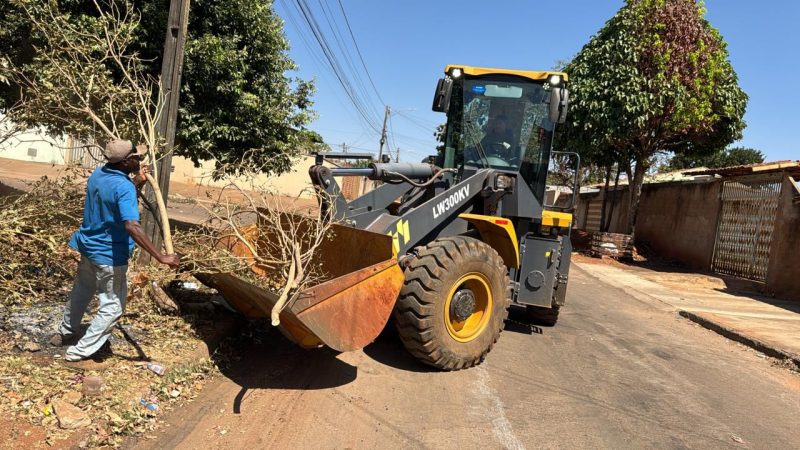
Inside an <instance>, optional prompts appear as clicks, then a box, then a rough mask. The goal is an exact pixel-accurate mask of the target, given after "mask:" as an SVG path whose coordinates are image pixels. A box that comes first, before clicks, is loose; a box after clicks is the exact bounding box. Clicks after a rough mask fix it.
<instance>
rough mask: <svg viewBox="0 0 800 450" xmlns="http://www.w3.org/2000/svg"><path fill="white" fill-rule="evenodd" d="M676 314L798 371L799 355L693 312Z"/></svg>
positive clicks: (799, 365)
mask: <svg viewBox="0 0 800 450" xmlns="http://www.w3.org/2000/svg"><path fill="white" fill-rule="evenodd" d="M678 314H679V315H680V316H681V317H683V318H686V319H689V320H691V321H692V322H694V323H696V324H698V325H700V326H701V327H703V328H706V329H708V330H711V331H714V332H716V333H717V334H720V335H722V336H725V337H726V338H728V339H730V340H732V341H736V342H738V343H740V344H743V345H746V346H748V347H750V348H752V349H753V350H756V351H759V352H761V353H763V354H765V355H767V356H769V357H772V358H776V359H781V360H784V361H787V362H790V363H792V364H794V366H795V367H796V368H798V369H800V355H796V354H794V353H791V352H787V351H785V350H781V349H779V348H776V347H774V346H772V345H770V344H767V343H766V342H764V341H760V340H758V339H755V338H753V337H750V336H747V335H745V334H742V333H740V332H738V331H736V330H733V329H731V328H728V327H726V326H724V325H720V324H719V323H717V322H714V321H712V320H709V319H706V318H705V317H703V316H700V315H697V314H695V313H693V312H689V311H685V310H680V311H678Z"/></svg>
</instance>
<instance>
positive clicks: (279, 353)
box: [215, 323, 358, 414]
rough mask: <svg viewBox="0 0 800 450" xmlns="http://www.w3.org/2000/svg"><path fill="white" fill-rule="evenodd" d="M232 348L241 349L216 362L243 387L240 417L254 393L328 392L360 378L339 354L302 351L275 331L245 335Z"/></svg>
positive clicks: (230, 350) (239, 398) (231, 350)
mask: <svg viewBox="0 0 800 450" xmlns="http://www.w3.org/2000/svg"><path fill="white" fill-rule="evenodd" d="M253 326H256V327H257V326H258V325H257V324H255V325H253V324H251V328H252V327H253ZM262 326H264V327H267V326H268V324H266V323H265V324H262ZM228 345H229V346H234V347H237V348H228V349H224V350H223V351H222V352H219V353H217V354H216V355H215V359H217V363H218V364H219V366H220V371H221V372H222V374H223V375H224V376H225V377H226V378H228V379H229V380H231V381H232V382H234V383H236V384H237V385H239V386H241V390H240V391H239V393H238V394H237V395H236V397H235V398H234V401H233V412H234V413H237V414H238V413H240V412H241V409H242V404H243V403H244V402H245V401H246V398H247V394H248V392H250V391H252V390H258V389H278V390H299V391H305V390H316V389H328V388H333V387H338V386H343V385H345V384H348V383H351V382H353V381H354V380H355V379H356V377H357V375H358V369H357V368H356V367H355V366H352V365H350V364H348V363H346V362H344V361H342V360H340V359H339V358H338V357H337V356H338V353H337V352H336V351H334V350H331V349H329V348H318V349H311V350H305V349H302V348H300V347H298V346H296V345H295V344H293V343H292V342H289V341H288V340H287V339H286V338H284V337H283V336H281V335H280V334H279V333H278V332H277V331H275V330H274V329H269V328H266V329H264V330H258V331H257V332H256V333H255V334H250V333H244V334H242V335H241V336H239V337H238V338H236V339H234V340H233V341H232V342H231V343H229V344H228Z"/></svg>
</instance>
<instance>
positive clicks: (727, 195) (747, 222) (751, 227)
mask: <svg viewBox="0 0 800 450" xmlns="http://www.w3.org/2000/svg"><path fill="white" fill-rule="evenodd" d="M780 191H781V178H780V176H772V177H763V176H762V177H759V178H740V179H737V180H736V181H726V182H725V184H724V186H723V188H722V194H721V195H722V198H721V200H722V205H721V210H720V214H719V219H718V224H717V238H716V243H715V246H714V259H713V263H712V266H711V268H712V270H713V271H714V272H717V273H721V274H725V275H733V276H737V277H742V278H748V279H751V280H757V281H766V279H767V267H768V266H769V250H770V243H771V242H772V231H773V228H774V225H775V216H776V213H777V210H778V198H779V196H780Z"/></svg>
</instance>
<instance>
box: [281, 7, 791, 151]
mask: <svg viewBox="0 0 800 450" xmlns="http://www.w3.org/2000/svg"><path fill="white" fill-rule="evenodd" d="M341 3H342V5H343V7H344V10H345V11H346V13H347V19H348V21H349V24H350V26H351V29H352V32H353V35H354V36H355V39H356V42H357V43H358V47H359V49H360V51H361V56H362V57H363V60H364V63H365V65H366V67H367V70H368V73H369V75H370V78H371V79H372V82H374V85H375V89H372V88H371V86H370V82H369V78H367V76H366V75H365V72H364V71H363V69H362V68H361V64H360V61H359V56H358V54H357V53H356V52H355V50H354V49H353V48H352V46H351V47H350V50H349V54H350V58H351V59H350V60H348V59H347V58H346V57H341V56H340V60H341V64H342V66H343V67H344V72H345V73H350V74H351V75H350V76H351V78H352V80H353V81H352V83H353V84H363V85H365V86H367V87H368V88H365V89H364V90H360V91H359V92H360V94H361V95H360V98H361V99H362V101H361V102H360V104H362V105H365V106H363V109H364V111H365V115H367V117H368V119H369V122H370V123H371V124H372V126H370V125H369V124H368V123H367V120H365V119H363V118H362V117H361V116H360V115H359V113H358V112H356V108H355V107H354V106H353V104H352V102H351V101H350V100H349V99H348V96H347V94H345V91H344V89H343V88H342V86H341V85H340V82H339V81H338V80H337V78H336V77H335V75H334V74H333V72H332V71H331V70H330V69H329V68H328V67H327V66H326V64H325V63H324V59H323V57H322V54H321V53H320V52H319V49H318V44H317V43H316V41H315V40H314V38H313V36H312V35H311V34H310V31H309V28H308V26H307V25H306V23H305V21H304V19H303V16H302V15H301V14H300V11H299V10H298V9H297V6H296V5H297V3H296V1H295V0H278V1H276V10H277V12H278V14H279V15H280V16H281V17H283V18H284V20H285V21H286V27H285V29H286V36H287V38H288V39H289V41H290V45H291V47H292V48H291V50H290V55H291V57H292V58H293V59H294V60H295V62H296V63H297V64H298V65H299V66H300V70H299V72H298V74H297V75H299V76H300V77H302V78H305V79H311V78H313V79H315V80H316V84H317V93H316V95H315V105H314V109H315V110H316V111H317V113H318V114H319V118H318V119H317V120H316V121H315V122H314V123H313V124H312V125H311V126H310V128H311V129H313V130H315V131H317V132H319V133H320V134H321V135H322V136H323V138H324V139H325V141H326V142H327V143H329V144H331V145H334V146H336V147H334V149H335V150H337V149H338V150H340V149H341V147H340V145H341V144H342V143H346V144H347V146H348V147H349V148H350V151H371V152H375V153H377V149H378V140H379V134H378V132H377V131H375V130H374V129H373V128H380V125H381V122H382V120H383V104H384V103H385V104H387V105H389V106H390V107H391V108H392V110H393V111H394V113H393V114H392V115H391V120H390V131H392V133H391V136H390V140H389V149H390V152H391V153H392V154H394V152H395V150H396V149H397V148H399V149H400V153H401V156H400V159H401V160H405V161H419V160H421V159H422V157H424V156H425V155H428V154H432V153H434V151H433V149H434V148H435V145H436V143H435V141H434V139H433V136H432V132H433V129H434V128H435V127H436V125H437V124H439V123H442V122H444V115H443V114H440V113H434V112H432V111H431V110H430V107H431V106H430V105H431V99H432V97H433V91H434V88H435V86H436V80H437V79H438V78H440V77H441V76H442V71H443V69H444V66H445V65H446V64H465V65H473V66H486V67H505V68H514V69H528V70H547V69H551V68H553V67H554V66H555V65H556V63H557V61H560V60H568V59H569V58H571V57H572V56H573V55H575V54H576V53H577V52H578V51H579V50H580V49H581V47H582V46H583V45H584V44H585V43H586V42H587V41H588V40H589V38H590V37H591V36H592V35H593V34H594V33H596V32H597V31H598V30H599V29H600V28H601V27H602V26H603V24H604V23H605V22H606V21H607V20H608V19H609V18H611V17H612V16H613V15H614V13H615V12H616V11H617V10H618V9H619V8H620V7H621V6H622V4H623V2H622V1H621V0H614V1H611V0H607V1H590V0H572V1H569V2H534V1H530V0H527V1H525V0H509V1H503V0H495V1H490V2H486V1H480V2H478V1H460V2H452V1H432V0H427V1H420V0H406V1H394V2H389V1H375V0H372V1H368V0H341ZM306 4H307V5H308V6H309V7H310V9H311V11H312V12H313V14H314V16H315V18H316V20H317V23H318V24H319V26H320V29H321V30H322V32H323V33H325V34H326V35H327V39H328V41H329V44H330V46H331V48H333V49H334V51H337V49H338V46H337V43H336V35H335V34H334V33H333V32H332V31H331V28H329V25H328V21H331V23H333V24H334V25H335V26H338V28H337V29H338V30H339V32H340V37H341V41H342V42H344V43H345V44H347V43H348V41H347V39H349V31H348V30H347V28H346V24H345V21H344V20H343V19H342V15H341V10H340V9H339V2H338V1H337V0H317V1H314V0H307V1H306ZM550 5H556V6H555V7H551V6H550ZM706 7H707V9H708V14H707V16H706V18H707V19H708V20H709V21H710V22H711V24H712V25H713V26H715V27H716V28H717V29H719V30H720V32H721V33H722V36H723V37H724V39H725V40H726V41H727V43H728V51H729V54H730V60H731V63H732V64H733V67H734V69H735V70H736V72H737V74H738V76H739V82H740V85H741V86H742V88H743V89H744V90H745V91H746V92H747V94H748V95H749V96H750V101H749V103H748V107H747V113H746V115H745V120H746V121H747V125H748V126H747V128H746V129H745V131H744V138H743V139H742V140H741V141H740V142H737V143H735V145H743V146H748V147H753V148H756V149H759V150H761V151H762V152H764V154H765V155H766V157H767V160H779V159H800V145H798V143H797V142H798V139H797V137H796V133H797V129H798V128H800V120H799V119H800V113H798V107H800V75H798V72H800V58H799V56H800V51H798V47H800V38H798V34H797V31H798V30H797V27H798V26H800V2H795V1H788V0H773V1H762V2H754V1H752V0H749V1H745V0H706ZM326 12H327V13H328V14H327V15H326ZM349 42H352V41H349ZM310 49H311V50H310ZM351 66H352V67H353V69H350V70H348V69H349V68H350V67H351ZM359 77H360V78H359ZM359 79H360V80H362V83H358V81H357V80H359ZM357 89H358V88H357Z"/></svg>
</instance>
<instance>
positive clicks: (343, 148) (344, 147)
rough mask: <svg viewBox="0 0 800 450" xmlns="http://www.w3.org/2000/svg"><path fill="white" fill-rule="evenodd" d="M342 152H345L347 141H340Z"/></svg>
mask: <svg viewBox="0 0 800 450" xmlns="http://www.w3.org/2000/svg"><path fill="white" fill-rule="evenodd" d="M342 153H347V142H342Z"/></svg>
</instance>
